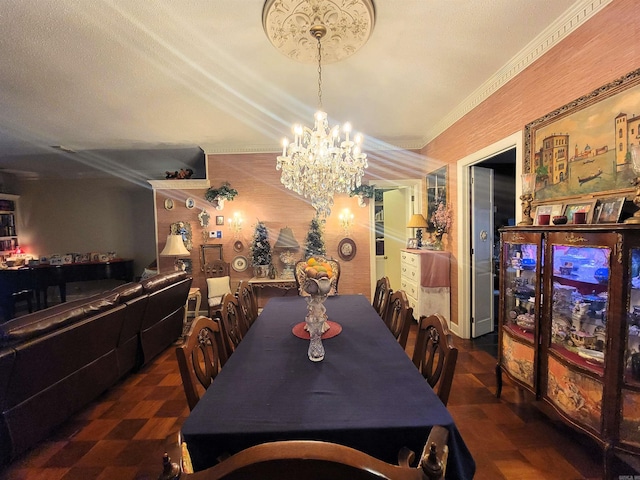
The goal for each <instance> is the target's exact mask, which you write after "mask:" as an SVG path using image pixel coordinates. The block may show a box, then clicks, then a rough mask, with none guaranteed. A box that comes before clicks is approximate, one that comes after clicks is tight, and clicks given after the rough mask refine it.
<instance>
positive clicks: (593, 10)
mask: <svg viewBox="0 0 640 480" xmlns="http://www.w3.org/2000/svg"><path fill="white" fill-rule="evenodd" d="M612 1H613V0H579V1H577V2H576V3H575V4H574V5H573V6H572V7H571V8H569V9H568V10H567V11H566V12H565V13H564V14H563V15H562V16H560V17H558V18H557V19H556V20H555V21H554V22H553V23H552V24H551V25H549V26H548V27H547V28H546V29H545V30H543V31H542V32H541V33H540V34H539V35H538V36H537V37H536V38H534V39H533V40H532V41H531V42H529V43H528V44H527V45H526V46H525V47H524V48H523V49H522V50H520V52H518V53H517V54H516V55H515V56H514V57H513V58H512V59H511V60H510V61H509V62H507V63H506V64H505V65H504V66H503V67H502V68H501V69H500V70H498V71H497V72H496V73H495V74H494V75H492V76H491V78H489V79H488V80H487V81H486V82H484V83H483V84H482V85H480V87H478V88H477V89H476V90H475V91H474V92H473V93H471V95H469V96H468V97H467V98H466V99H465V100H463V101H462V103H460V104H459V105H458V106H457V107H456V108H455V109H454V110H452V111H451V112H449V114H448V115H447V116H445V117H444V118H443V119H442V120H440V121H439V122H438V123H436V124H435V125H434V126H433V128H431V129H430V130H429V132H427V135H426V136H425V137H424V138H423V140H422V148H424V147H425V146H426V145H427V144H428V143H429V142H430V141H431V140H433V139H434V138H436V137H437V136H438V135H440V134H441V133H442V132H444V131H445V130H446V129H447V128H449V127H451V125H453V124H454V123H455V122H457V121H458V120H460V119H461V118H462V117H464V116H465V115H466V114H467V113H469V112H470V111H471V110H473V109H474V108H476V107H477V106H478V105H480V104H481V103H482V102H483V101H485V100H486V99H487V98H489V97H490V96H491V95H493V94H494V93H496V92H497V91H498V90H499V89H500V88H501V87H503V86H504V85H506V84H507V83H508V82H509V81H511V80H513V79H514V78H515V77H516V76H518V75H519V74H520V73H522V72H523V71H524V70H525V69H526V68H527V67H529V66H530V65H531V64H533V63H534V62H535V61H536V60H538V59H539V58H540V57H542V56H543V55H545V54H546V53H547V52H548V51H549V50H551V49H552V48H553V47H555V46H556V45H557V44H558V43H560V42H561V41H562V40H564V39H565V38H566V37H567V36H569V35H570V34H571V33H572V32H574V31H575V30H577V29H578V28H580V27H581V26H582V25H583V24H584V23H585V22H586V21H587V20H589V19H591V18H592V17H593V16H595V15H596V14H597V13H598V12H600V10H602V9H603V8H604V7H606V6H607V5H609V3H611V2H612Z"/></svg>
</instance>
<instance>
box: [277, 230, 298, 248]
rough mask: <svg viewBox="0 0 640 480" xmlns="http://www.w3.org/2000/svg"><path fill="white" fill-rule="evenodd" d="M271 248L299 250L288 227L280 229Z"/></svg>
mask: <svg viewBox="0 0 640 480" xmlns="http://www.w3.org/2000/svg"><path fill="white" fill-rule="evenodd" d="M273 248H281V249H287V248H288V249H296V248H300V245H299V244H298V242H297V240H296V239H295V237H294V236H293V230H291V229H290V228H289V227H285V228H281V229H280V233H279V234H278V240H276V243H275V244H274V245H273Z"/></svg>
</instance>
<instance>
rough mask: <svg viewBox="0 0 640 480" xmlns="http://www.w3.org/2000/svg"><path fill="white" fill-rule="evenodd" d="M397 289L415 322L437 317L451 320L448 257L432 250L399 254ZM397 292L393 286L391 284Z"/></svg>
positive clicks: (406, 250) (448, 254) (407, 250)
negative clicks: (440, 316)
mask: <svg viewBox="0 0 640 480" xmlns="http://www.w3.org/2000/svg"><path fill="white" fill-rule="evenodd" d="M400 262H401V265H400V274H401V277H400V290H404V291H405V293H406V294H407V298H408V299H409V303H410V304H411V306H412V307H413V316H414V318H415V319H416V320H418V319H419V318H420V316H422V315H431V314H433V313H439V314H441V315H442V316H443V317H444V318H445V319H446V320H447V321H450V319H451V306H450V298H451V274H450V264H451V254H450V253H449V252H441V251H435V250H410V249H405V250H402V251H401V252H400ZM391 288H392V289H393V290H398V286H397V285H391Z"/></svg>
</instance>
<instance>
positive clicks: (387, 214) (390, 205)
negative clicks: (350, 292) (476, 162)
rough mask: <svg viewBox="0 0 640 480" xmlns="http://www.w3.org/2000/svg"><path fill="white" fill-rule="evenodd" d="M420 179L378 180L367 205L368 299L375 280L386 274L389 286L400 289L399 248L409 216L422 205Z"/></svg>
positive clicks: (405, 233)
mask: <svg viewBox="0 0 640 480" xmlns="http://www.w3.org/2000/svg"><path fill="white" fill-rule="evenodd" d="M420 185H421V180H420V179H409V180H395V181H393V180H381V181H378V182H376V184H375V196H374V198H373V199H372V200H374V201H371V202H370V204H369V211H370V216H371V219H370V220H371V225H375V228H372V229H371V235H372V238H371V245H372V252H371V255H370V257H371V279H370V280H371V298H373V293H374V291H375V287H376V281H377V280H378V279H379V278H380V277H383V276H387V277H389V280H390V282H391V288H393V289H394V290H397V289H399V288H400V250H401V249H402V248H405V247H406V246H407V238H408V233H409V232H408V229H407V223H408V221H409V217H410V216H411V215H412V214H413V213H414V211H416V210H415V209H416V207H415V206H416V205H422V192H421V189H420Z"/></svg>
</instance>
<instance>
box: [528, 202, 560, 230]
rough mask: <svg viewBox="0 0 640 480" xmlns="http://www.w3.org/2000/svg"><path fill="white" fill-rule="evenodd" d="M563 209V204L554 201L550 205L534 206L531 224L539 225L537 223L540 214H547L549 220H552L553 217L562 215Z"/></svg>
mask: <svg viewBox="0 0 640 480" xmlns="http://www.w3.org/2000/svg"><path fill="white" fill-rule="evenodd" d="M563 209H564V206H563V205H562V204H561V203H554V204H552V205H538V206H537V207H536V213H535V216H534V217H533V224H534V225H541V224H540V223H539V218H540V215H548V216H549V217H548V218H549V220H553V217H558V216H560V215H562V212H563ZM545 225H548V222H547V223H545Z"/></svg>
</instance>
